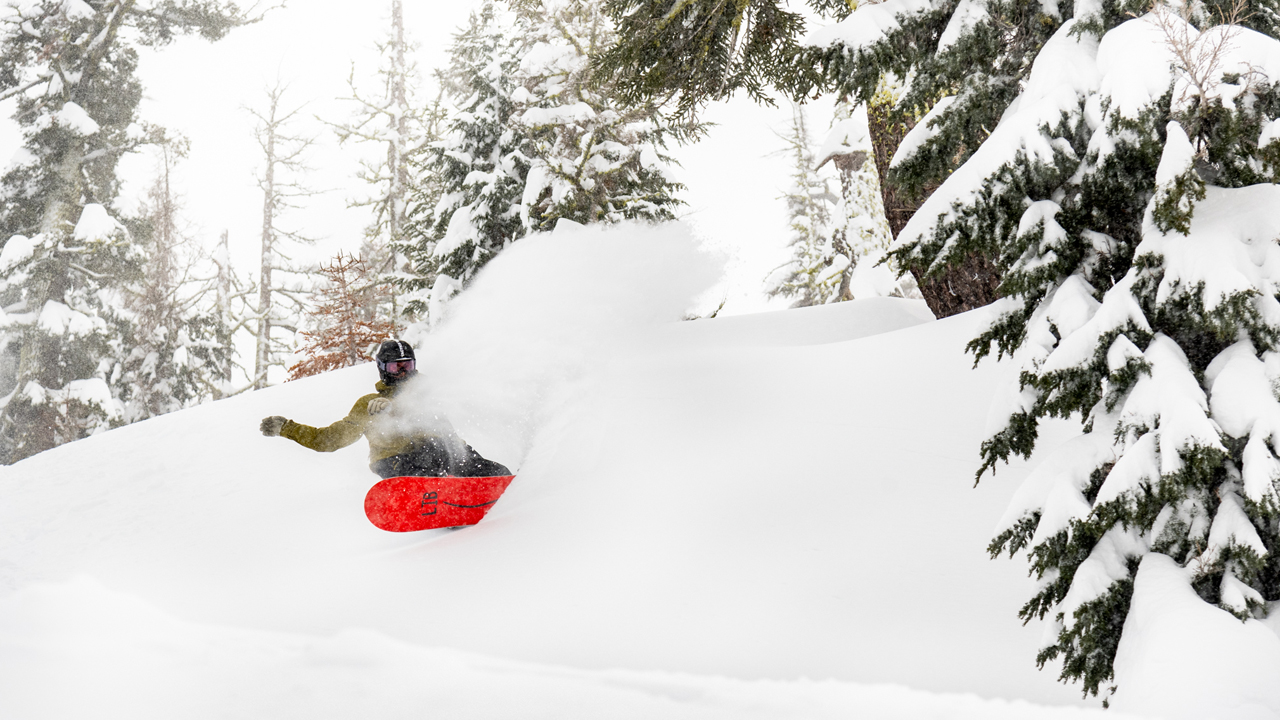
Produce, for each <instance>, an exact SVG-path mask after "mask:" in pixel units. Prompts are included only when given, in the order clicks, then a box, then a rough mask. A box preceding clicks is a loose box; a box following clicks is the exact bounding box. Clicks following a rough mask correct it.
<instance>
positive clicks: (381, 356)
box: [373, 340, 418, 385]
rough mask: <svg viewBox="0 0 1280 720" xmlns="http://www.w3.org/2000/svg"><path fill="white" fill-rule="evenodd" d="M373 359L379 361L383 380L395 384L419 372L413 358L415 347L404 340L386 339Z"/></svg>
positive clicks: (379, 372)
mask: <svg viewBox="0 0 1280 720" xmlns="http://www.w3.org/2000/svg"><path fill="white" fill-rule="evenodd" d="M373 359H374V360H376V361H377V363H378V374H379V375H380V376H382V382H384V383H386V384H387V385H395V384H396V383H398V382H401V381H403V380H408V379H409V378H411V377H413V376H414V375H417V374H418V369H417V368H416V367H415V361H414V358H413V348H412V347H410V345H409V343H407V342H404V341H402V340H386V341H384V342H383V343H382V344H381V345H379V346H378V352H377V353H375V354H374V356H373Z"/></svg>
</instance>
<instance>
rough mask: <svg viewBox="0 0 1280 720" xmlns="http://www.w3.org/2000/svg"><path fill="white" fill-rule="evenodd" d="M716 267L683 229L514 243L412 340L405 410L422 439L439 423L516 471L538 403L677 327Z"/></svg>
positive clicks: (564, 230) (719, 265) (582, 232)
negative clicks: (414, 353)
mask: <svg viewBox="0 0 1280 720" xmlns="http://www.w3.org/2000/svg"><path fill="white" fill-rule="evenodd" d="M723 268H724V258H722V257H719V256H716V255H712V254H710V253H708V252H707V251H705V250H702V249H700V247H699V242H698V241H697V240H696V239H695V238H694V237H693V234H692V233H691V232H690V230H689V228H688V227H687V226H685V225H684V224H682V223H666V224H663V225H659V226H650V225H639V224H623V225H615V226H611V227H608V228H603V227H598V226H597V227H582V226H569V227H559V228H557V230H556V231H554V232H552V233H546V234H539V235H533V236H530V237H528V238H525V239H523V240H520V241H519V242H517V243H515V244H514V245H512V246H511V247H510V248H508V249H507V250H504V251H503V252H502V253H501V254H499V255H498V256H497V257H496V258H494V260H493V261H491V262H490V263H489V264H488V265H486V266H485V268H484V270H483V271H481V272H480V273H479V274H478V275H477V276H476V279H475V281H474V282H473V283H472V285H471V287H470V288H468V289H467V291H466V292H465V293H463V294H462V295H460V296H459V297H458V298H457V299H456V300H454V301H453V302H452V303H451V304H450V305H449V313H448V315H447V316H446V317H445V319H444V320H443V322H441V323H440V324H439V326H438V327H437V328H436V329H435V330H434V331H432V332H430V333H429V334H428V333H425V332H423V333H421V334H411V335H410V337H409V338H408V339H409V340H410V342H413V343H414V345H415V346H416V347H417V349H418V370H419V376H418V377H417V378H415V381H414V382H412V383H410V384H409V385H407V386H406V387H405V388H404V390H403V391H402V393H403V394H402V399H405V400H408V401H409V402H407V403H403V404H404V405H409V406H410V407H413V408H415V410H414V411H412V412H414V413H415V414H417V415H421V416H424V417H427V418H432V419H431V420H429V421H427V422H425V423H424V424H422V425H421V427H422V429H424V430H433V429H438V428H437V427H432V426H436V425H437V423H438V421H436V420H434V418H435V417H437V416H441V417H447V418H448V419H449V420H450V421H452V423H453V425H454V426H455V427H456V428H457V430H458V432H459V433H460V434H461V435H462V437H463V438H465V439H466V440H467V441H468V442H469V443H471V444H472V445H473V446H474V447H475V448H476V450H478V451H479V452H480V453H481V454H483V455H485V456H486V457H490V458H492V459H494V460H497V461H498V462H501V463H503V464H505V465H508V466H510V467H512V468H513V469H514V468H515V467H517V466H518V465H519V464H520V462H521V461H522V460H523V459H524V455H525V452H526V451H527V450H528V446H529V443H530V440H531V438H532V434H533V430H534V429H535V427H536V426H537V424H538V419H539V416H540V414H541V412H542V411H543V410H544V408H546V407H549V404H548V402H547V401H548V400H550V399H552V398H555V397H558V396H560V395H561V394H562V393H563V392H564V391H565V389H566V388H567V386H568V383H570V382H572V381H574V380H576V379H578V378H580V377H582V375H583V374H584V373H585V372H586V370H587V369H589V368H590V367H591V366H592V365H594V364H597V363H599V362H600V361H601V360H602V359H603V358H605V357H607V356H608V355H609V354H610V353H612V352H617V351H618V350H619V349H620V348H623V347H625V345H626V343H627V342H628V341H630V340H632V339H634V338H636V337H637V336H638V335H640V334H641V333H642V332H643V331H645V330H646V329H649V328H653V327H655V326H658V325H661V324H664V323H669V322H677V321H679V320H680V319H681V318H682V317H683V316H684V314H685V313H686V312H687V311H688V310H689V308H691V307H693V306H694V304H695V301H696V299H697V298H698V296H699V295H701V294H703V293H705V292H706V291H707V290H709V289H710V288H711V287H712V286H714V285H715V284H716V283H717V282H718V281H719V280H720V277H721V275H722V274H723ZM397 404H401V403H397Z"/></svg>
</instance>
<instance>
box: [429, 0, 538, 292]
mask: <svg viewBox="0 0 1280 720" xmlns="http://www.w3.org/2000/svg"><path fill="white" fill-rule="evenodd" d="M513 29H514V25H513V18H512V17H511V15H510V13H508V12H506V11H505V10H504V9H503V8H501V7H499V6H498V5H497V3H495V2H493V0H485V2H483V3H482V4H481V6H480V9H479V10H477V11H476V12H473V13H472V14H471V17H470V20H469V22H468V25H467V27H466V28H465V29H464V30H463V31H462V32H461V33H459V34H458V35H457V36H455V38H454V43H453V45H452V47H451V49H450V65H449V68H448V69H447V70H446V71H445V72H444V73H442V75H441V78H442V79H443V80H444V82H445V89H446V92H447V93H448V95H449V96H450V97H451V98H452V99H453V101H454V102H455V104H456V111H455V112H454V113H453V114H452V115H451V118H450V120H449V121H448V122H447V123H446V129H445V134H444V138H443V139H442V140H439V141H437V142H432V143H430V144H429V145H427V146H426V148H425V150H424V152H423V154H422V158H421V160H420V161H419V162H420V164H421V170H420V174H423V175H431V176H434V177H435V179H436V182H438V183H439V188H440V199H439V202H438V203H437V204H436V205H435V206H434V207H425V206H422V205H419V206H417V207H416V208H413V209H411V210H410V211H409V215H410V224H411V228H410V230H411V232H413V234H414V236H413V237H411V238H410V239H409V240H408V243H411V244H413V245H416V246H417V247H416V248H415V250H413V251H411V252H410V253H409V254H410V256H411V258H412V259H413V261H414V267H413V268H412V273H413V274H415V275H417V276H418V277H420V278H431V279H432V285H431V290H430V299H429V300H428V301H427V302H426V303H425V304H426V305H427V307H426V308H425V309H426V310H427V312H428V314H429V315H430V316H438V315H439V312H440V308H442V307H443V305H444V303H446V302H448V300H449V299H450V298H452V297H453V296H454V295H456V294H457V293H458V292H459V291H461V289H462V288H463V286H464V285H465V284H466V283H468V282H469V281H470V280H471V278H472V276H474V275H475V273H476V271H478V270H479V269H480V268H481V267H482V266H484V264H485V263H487V262H488V261H489V260H490V259H491V258H493V256H494V255H496V254H497V253H498V252H499V251H501V250H502V249H503V248H504V247H506V246H507V245H508V244H509V243H511V242H513V241H515V240H516V239H518V238H520V237H522V236H523V235H524V233H525V228H524V226H523V224H522V223H521V219H520V208H521V200H522V198H523V195H524V181H525V177H526V175H527V173H528V171H529V164H530V158H529V145H530V142H529V139H528V138H527V137H526V136H525V135H524V134H523V133H520V132H518V131H517V130H516V129H515V128H514V127H513V123H512V120H513V115H514V114H515V111H516V107H515V103H514V101H513V99H512V94H513V93H514V92H515V90H516V83H515V80H514V77H515V75H516V71H517V69H518V67H519V63H520V58H519V44H518V39H517V38H516V37H514V32H513ZM416 307H421V304H419V305H418V306H416Z"/></svg>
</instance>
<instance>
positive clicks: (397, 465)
mask: <svg viewBox="0 0 1280 720" xmlns="http://www.w3.org/2000/svg"><path fill="white" fill-rule="evenodd" d="M374 360H375V361H376V362H377V364H378V374H379V375H380V376H381V377H382V379H381V380H379V381H378V383H377V384H376V385H375V386H374V387H375V388H376V389H377V391H378V392H376V393H371V394H369V395H365V396H364V397H362V398H360V399H359V400H357V401H356V404H355V405H354V406H352V408H351V412H349V413H347V416H346V417H345V418H343V419H341V420H339V421H338V422H336V423H334V424H332V425H330V426H328V427H323V428H314V427H311V426H309V425H303V424H302V423H296V422H294V421H292V420H289V419H287V418H284V417H281V416H280V415H272V416H271V417H268V418H264V419H263V420H262V428H261V429H262V434H263V435H266V436H267V437H275V436H280V437H286V438H289V439H290V440H293V441H294V442H296V443H298V444H299V445H302V446H303V447H308V448H311V449H312V450H317V451H319V452H332V451H334V450H337V449H339V448H344V447H346V446H348V445H350V444H351V443H353V442H355V441H356V440H359V439H360V436H361V435H363V436H365V437H366V438H367V439H368V440H369V469H370V470H372V471H373V472H375V473H377V474H378V475H379V476H380V477H383V478H391V477H399V476H405V475H408V476H419V477H495V476H499V475H510V474H511V471H510V470H508V469H507V468H506V467H505V466H503V465H502V464H500V463H496V462H494V461H492V460H486V459H485V458H483V457H481V456H480V454H479V453H477V452H476V451H475V450H473V449H471V446H470V445H468V444H466V443H465V442H463V441H462V439H461V438H459V437H458V436H457V435H456V434H454V433H453V431H452V429H449V428H448V427H447V424H446V427H445V429H444V430H442V431H438V432H435V433H433V432H430V431H424V430H419V429H410V428H407V427H404V426H403V423H396V422H395V421H394V419H393V418H391V417H390V410H391V407H392V402H393V401H394V399H395V396H396V394H397V393H398V392H399V391H400V390H401V388H403V387H404V383H405V381H407V380H409V379H410V378H412V377H413V376H415V375H417V374H418V371H417V369H416V368H415V367H414V365H415V361H414V356H413V348H412V347H410V346H409V343H406V342H402V341H400V340H387V341H386V342H383V343H382V345H380V346H379V347H378V352H377V354H376V355H375V356H374Z"/></svg>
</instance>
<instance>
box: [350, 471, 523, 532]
mask: <svg viewBox="0 0 1280 720" xmlns="http://www.w3.org/2000/svg"><path fill="white" fill-rule="evenodd" d="M514 477H515V476H514V475H500V476H497V477H407V476H406V477H393V478H387V479H386V480H383V481H382V482H380V483H378V484H377V485H374V486H373V487H372V488H369V493H368V494H367V495H365V497H364V514H365V515H367V516H368V517H369V522H371V523H373V524H374V525H375V526H377V527H378V528H381V529H382V530H386V531H388V532H412V531H414V530H431V529H432V528H447V527H458V526H460V525H475V524H476V523H478V522H480V520H481V519H482V518H483V517H484V516H485V514H486V513H488V512H489V508H491V507H493V504H494V503H496V502H497V501H498V498H499V497H500V496H501V495H502V493H503V491H504V490H506V489H507V486H508V485H510V484H511V480H512V478H514Z"/></svg>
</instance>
